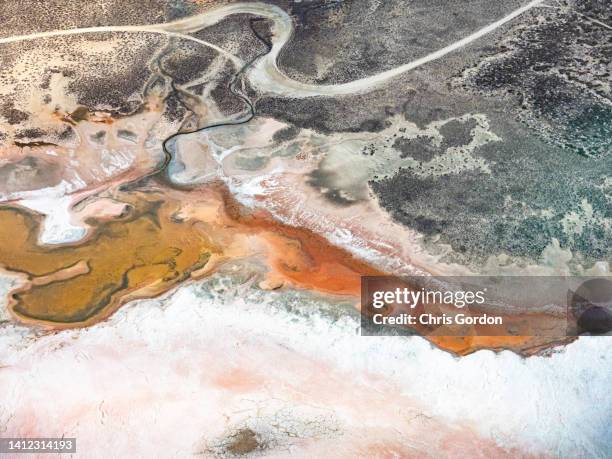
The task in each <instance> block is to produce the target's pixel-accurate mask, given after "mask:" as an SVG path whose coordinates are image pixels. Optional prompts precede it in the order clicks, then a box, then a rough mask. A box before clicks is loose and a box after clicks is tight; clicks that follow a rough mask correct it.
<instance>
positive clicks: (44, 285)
mask: <svg viewBox="0 0 612 459" xmlns="http://www.w3.org/2000/svg"><path fill="white" fill-rule="evenodd" d="M113 199H115V200H117V201H120V202H124V203H126V204H127V205H128V206H129V208H130V211H129V212H127V213H126V214H124V215H122V216H121V217H120V218H117V219H114V220H100V221H97V222H92V226H93V227H94V228H95V231H94V233H93V235H91V237H90V238H88V239H87V240H85V241H82V242H81V243H80V244H77V245H72V246H54V247H44V246H39V245H38V244H37V235H38V232H39V225H40V218H39V216H38V215H36V214H34V213H32V212H29V211H26V210H23V209H21V208H17V207H4V208H1V207H0V267H3V268H5V269H7V270H9V271H14V272H21V273H24V274H25V275H26V276H27V277H28V282H27V283H26V284H25V285H24V286H22V287H20V288H19V290H18V291H14V292H13V293H12V297H11V302H10V306H11V310H12V311H13V312H14V313H15V315H16V316H17V317H18V318H20V319H21V320H24V321H32V322H37V323H42V324H45V325H47V326H50V327H53V328H61V327H74V326H82V325H89V324H92V323H94V322H96V321H99V320H101V319H103V318H105V317H107V316H108V315H110V314H111V313H112V312H113V311H115V310H116V309H117V308H118V307H119V306H120V305H121V304H123V303H125V302H127V301H129V300H132V299H136V298H150V297H154V296H157V295H159V294H161V293H163V292H165V291H167V290H168V289H170V288H172V287H174V286H176V285H177V284H178V283H180V282H181V281H183V280H186V279H188V278H189V277H196V278H197V277H201V276H205V275H209V274H210V273H212V272H214V270H215V269H216V266H218V265H219V264H222V263H223V262H224V261H226V260H230V259H237V258H241V257H250V256H253V255H259V256H262V257H264V259H265V260H266V261H267V265H268V270H269V271H268V278H269V279H268V281H266V282H265V283H264V284H265V285H268V286H272V287H270V288H278V287H280V286H282V285H283V284H291V285H293V286H294V287H298V288H304V289H308V290H313V291H318V292H324V293H332V294H337V295H346V296H351V297H355V298H356V299H357V298H358V297H359V294H360V276H361V275H383V274H384V273H383V272H381V271H379V270H377V269H376V268H374V267H372V266H371V265H369V264H368V263H366V262H363V261H360V260H358V259H357V258H355V257H354V256H352V255H351V254H350V253H348V252H347V251H346V250H343V249H341V248H339V247H335V246H333V245H332V244H330V243H329V242H328V241H326V240H325V239H324V238H323V237H321V236H319V235H316V234H314V233H312V232H311V231H309V230H307V229H304V228H296V227H291V226H288V225H284V224H282V223H279V222H277V221H275V220H274V219H273V218H272V217H271V216H270V215H268V214H266V213H265V212H255V213H250V214H249V213H246V214H245V213H244V210H245V209H243V208H241V206H240V205H239V204H238V203H237V202H235V201H234V200H233V198H232V197H231V196H230V195H229V193H228V190H227V189H226V188H225V187H223V186H218V185H215V186H209V187H205V188H201V189H195V190H191V191H179V190H172V189H166V188H164V187H161V188H159V187H158V185H155V186H153V187H147V188H143V189H136V190H133V191H129V192H128V191H126V192H115V194H114V195H113ZM209 260H210V262H209ZM520 319H521V317H520V315H517V316H512V315H507V316H505V320H508V321H509V322H513V321H517V323H522V322H521V321H520ZM539 319H541V320H542V321H544V323H545V324H547V325H548V326H550V322H549V320H550V318H548V317H543V318H539ZM536 322H538V321H537V320H536ZM427 339H429V340H430V341H431V342H432V343H434V344H435V345H437V346H438V347H440V348H442V349H445V350H448V351H451V352H453V353H455V354H458V355H466V354H470V353H472V352H474V351H476V350H478V349H494V350H502V349H513V350H515V351H517V352H520V353H521V354H526V355H528V354H533V353H536V352H538V351H540V350H542V349H546V348H549V347H551V346H553V345H555V344H556V343H559V344H560V343H562V342H565V341H567V340H568V339H564V338H561V337H560V338H558V339H555V338H545V337H539V338H538V337H535V336H521V335H520V334H518V335H517V336H471V337H470V336H466V337H449V336H428V337H427Z"/></svg>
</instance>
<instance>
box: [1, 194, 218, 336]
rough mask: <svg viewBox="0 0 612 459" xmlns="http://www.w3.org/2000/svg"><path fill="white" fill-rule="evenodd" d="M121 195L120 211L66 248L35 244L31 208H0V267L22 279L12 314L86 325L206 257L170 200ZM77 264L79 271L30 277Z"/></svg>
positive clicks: (202, 241)
mask: <svg viewBox="0 0 612 459" xmlns="http://www.w3.org/2000/svg"><path fill="white" fill-rule="evenodd" d="M121 199H122V200H123V201H125V202H127V203H129V204H130V205H131V211H130V212H129V213H128V215H126V216H124V217H123V218H120V219H117V220H113V221H108V222H102V223H101V224H100V225H99V227H98V228H97V231H96V233H95V234H94V235H93V237H92V238H91V239H89V240H87V241H84V242H83V243H81V244H79V245H74V246H61V247H41V246H39V245H37V243H36V238H37V235H38V227H39V221H38V220H39V219H38V218H37V216H36V215H35V214H32V213H30V212H27V211H24V210H22V209H18V208H1V209H0V265H2V266H3V267H4V268H6V269H7V270H10V271H18V272H22V273H25V274H26V275H27V276H28V278H29V279H30V282H28V283H27V285H25V286H24V287H23V288H21V289H20V290H19V291H17V292H13V296H12V300H11V303H12V304H11V306H12V310H13V312H14V313H15V314H17V315H18V316H20V317H22V318H24V319H29V320H34V321H42V322H52V323H53V325H62V324H65V325H76V324H86V323H89V322H92V321H94V320H95V319H97V318H99V317H105V316H107V315H108V314H109V313H110V312H112V311H114V310H115V309H116V308H117V307H118V306H119V305H120V304H121V303H123V302H125V301H127V300H129V299H133V298H139V297H149V296H155V295H157V294H159V293H161V292H163V291H165V290H167V289H168V288H170V287H171V286H173V285H175V284H176V283H178V282H180V281H181V280H183V279H185V278H186V277H188V276H189V274H190V272H191V271H192V270H194V269H199V268H201V267H202V266H203V265H204V264H205V263H206V261H207V259H208V257H209V255H210V251H211V247H210V243H209V242H208V240H207V238H206V237H205V235H204V234H202V233H201V232H199V231H194V230H193V229H192V228H191V227H190V225H189V224H185V223H181V222H178V221H175V219H173V213H174V212H175V211H176V210H177V209H178V205H177V203H175V202H173V201H168V200H164V198H162V197H161V196H160V195H159V194H157V193H143V192H131V193H125V194H123V195H122V196H121ZM77 264H81V265H83V264H86V266H87V270H86V271H83V270H80V271H79V272H76V273H74V275H72V276H63V277H62V276H58V278H57V279H56V280H53V279H51V281H49V282H37V281H36V280H37V278H40V277H44V278H48V277H49V276H51V275H52V273H54V272H57V271H62V270H66V269H68V268H70V267H71V266H74V265H77ZM66 277H68V278H66Z"/></svg>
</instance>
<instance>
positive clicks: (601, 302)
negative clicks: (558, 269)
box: [567, 278, 612, 335]
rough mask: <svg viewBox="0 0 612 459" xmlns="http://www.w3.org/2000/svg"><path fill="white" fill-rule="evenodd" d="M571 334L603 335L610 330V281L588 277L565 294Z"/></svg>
mask: <svg viewBox="0 0 612 459" xmlns="http://www.w3.org/2000/svg"><path fill="white" fill-rule="evenodd" d="M567 306H568V319H569V320H570V321H571V324H572V327H571V328H573V330H568V332H570V333H571V334H577V335H582V334H589V335H604V334H608V333H610V332H612V281H611V280H608V279H603V278H597V279H589V280H587V281H585V282H583V283H582V284H581V285H580V287H578V288H577V289H576V291H571V290H570V291H569V292H568V295H567Z"/></svg>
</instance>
